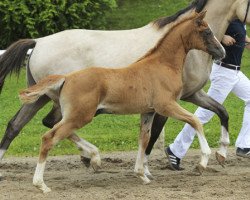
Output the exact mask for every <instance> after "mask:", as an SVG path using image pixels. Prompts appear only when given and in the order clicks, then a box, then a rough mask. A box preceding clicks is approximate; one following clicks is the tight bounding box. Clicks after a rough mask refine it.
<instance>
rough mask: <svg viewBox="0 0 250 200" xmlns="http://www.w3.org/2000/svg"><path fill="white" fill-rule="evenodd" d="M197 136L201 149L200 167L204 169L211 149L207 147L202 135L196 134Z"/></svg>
mask: <svg viewBox="0 0 250 200" xmlns="http://www.w3.org/2000/svg"><path fill="white" fill-rule="evenodd" d="M197 136H198V139H199V143H200V147H201V161H200V165H201V166H203V167H204V168H206V167H207V163H208V159H209V156H210V154H211V149H210V148H209V146H208V143H207V140H206V138H205V137H204V136H203V135H202V134H200V133H197Z"/></svg>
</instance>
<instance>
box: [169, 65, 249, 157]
mask: <svg viewBox="0 0 250 200" xmlns="http://www.w3.org/2000/svg"><path fill="white" fill-rule="evenodd" d="M210 80H211V86H210V88H209V90H208V95H209V96H210V97H212V98H213V99H215V100H216V101H217V102H219V103H221V104H222V103H223V102H224V101H225V99H226V98H227V96H228V94H229V93H230V92H233V93H234V94H235V95H236V96H237V97H239V98H240V99H242V100H243V101H244V102H245V111H244V117H243V123H242V128H241V130H240V133H239V135H238V138H237V140H236V144H235V146H236V147H239V148H250V80H249V79H248V78H247V77H246V76H245V75H244V74H243V73H242V72H241V71H237V70H231V69H227V68H225V67H221V66H219V65H217V64H215V63H214V64H213V66H212V72H211V75H210ZM194 114H195V115H196V116H197V117H198V118H199V119H200V121H201V123H202V124H205V123H207V122H208V121H209V120H210V119H211V118H212V117H213V115H214V112H211V111H209V110H206V109H204V108H201V107H199V108H198V109H197V110H196V112H195V113H194ZM195 134H196V132H195V130H194V129H193V128H192V127H191V126H190V125H189V124H185V126H184V128H183V129H182V131H181V132H180V133H179V134H178V136H177V137H176V139H175V141H174V143H172V144H171V145H170V149H171V151H172V152H173V154H174V155H175V156H177V157H178V158H180V159H182V158H183V157H184V156H185V154H186V153H187V151H188V149H189V147H190V145H191V144H192V142H193V140H194V136H195Z"/></svg>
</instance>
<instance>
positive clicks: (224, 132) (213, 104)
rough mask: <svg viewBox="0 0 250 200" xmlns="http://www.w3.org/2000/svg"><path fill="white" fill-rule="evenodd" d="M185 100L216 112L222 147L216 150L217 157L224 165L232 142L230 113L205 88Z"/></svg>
mask: <svg viewBox="0 0 250 200" xmlns="http://www.w3.org/2000/svg"><path fill="white" fill-rule="evenodd" d="M184 100H185V101H189V102H192V103H194V104H196V105H198V106H200V107H202V108H205V109H208V110H210V111H213V112H214V113H216V114H217V115H218V116H219V118H220V122H221V137H220V149H219V151H217V152H216V159H217V161H218V162H219V164H220V165H222V166H224V164H225V160H226V157H227V148H228V146H229V144H230V140H229V134H228V119H229V117H228V113H227V111H226V109H225V108H224V106H223V105H221V104H220V103H218V102H217V101H215V100H214V99H212V98H211V97H209V96H208V95H207V94H206V93H205V92H204V91H203V90H201V91H199V92H196V93H195V94H193V95H192V96H190V97H188V98H186V99H184Z"/></svg>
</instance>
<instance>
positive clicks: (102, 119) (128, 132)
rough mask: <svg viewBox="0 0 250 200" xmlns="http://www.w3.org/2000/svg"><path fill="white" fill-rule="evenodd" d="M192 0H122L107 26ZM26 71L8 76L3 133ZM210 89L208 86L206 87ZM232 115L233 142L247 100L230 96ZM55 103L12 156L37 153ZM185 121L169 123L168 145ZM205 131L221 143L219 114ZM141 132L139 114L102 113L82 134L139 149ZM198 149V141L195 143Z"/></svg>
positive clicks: (141, 20)
mask: <svg viewBox="0 0 250 200" xmlns="http://www.w3.org/2000/svg"><path fill="white" fill-rule="evenodd" d="M188 2H189V1H187V0H182V1H175V0H158V1H156V0H137V1H134V0H126V1H125V0H120V1H119V2H118V5H119V7H118V8H117V9H116V10H114V11H113V12H112V13H108V16H107V18H108V27H107V29H129V28H136V27H140V26H143V25H145V24H147V23H148V22H150V21H152V20H153V19H156V18H158V17H160V16H165V15H170V14H172V13H174V12H175V11H177V10H179V9H181V8H183V7H184V6H186V5H187V4H188ZM249 58H250V56H249V52H245V54H244V60H243V69H242V70H243V71H244V72H245V73H246V74H247V75H248V77H250V68H249V65H250V63H249ZM25 81H26V80H25V71H24V70H23V71H22V74H21V76H20V77H19V80H18V81H17V79H16V77H15V76H13V77H12V78H8V79H7V82H6V84H5V87H4V89H3V92H2V94H1V95H0V102H1V104H0V136H1V137H2V135H3V134H4V132H5V129H6V125H7V123H8V121H9V120H10V119H11V117H13V116H14V115H15V113H16V112H17V111H18V109H19V108H20V106H21V104H20V102H19V100H18V95H17V94H18V91H19V90H20V89H22V88H25ZM206 88H208V85H207V86H206ZM181 104H182V105H183V106H184V107H185V108H187V109H188V110H190V111H192V112H193V111H195V109H196V106H194V105H191V104H189V103H182V102H181ZM225 106H226V108H227V110H228V112H229V115H230V124H229V126H230V127H229V128H230V135H231V145H233V144H234V142H235V139H236V137H237V135H238V132H239V130H240V127H241V122H242V115H243V109H244V103H243V102H242V101H241V100H239V99H237V98H236V97H235V96H234V95H230V96H229V98H228V99H227V100H226V102H225ZM50 108H51V104H48V105H47V106H46V107H45V108H43V109H42V110H41V111H39V113H38V114H37V115H36V116H35V117H34V118H33V119H32V121H31V122H30V123H29V124H28V125H27V126H26V127H25V128H24V129H23V130H22V132H21V134H20V135H19V136H18V137H17V138H16V139H15V141H14V142H13V143H12V145H11V147H10V149H9V151H8V155H18V156H24V155H25V156H30V155H31V156H37V155H38V151H39V145H40V138H41V135H42V134H43V133H44V132H45V131H47V130H48V129H47V128H45V127H43V125H42V123H41V120H42V118H43V117H44V116H45V115H46V114H47V113H48V111H49V110H50ZM182 127H183V123H182V122H179V121H175V120H172V119H170V120H169V121H168V123H167V126H166V145H167V144H169V143H171V142H172V141H173V140H174V138H175V137H176V135H177V134H178V133H179V131H180V130H181V129H182ZM204 128H205V133H206V136H207V139H208V141H209V144H210V146H211V147H216V146H218V140H219V136H220V123H219V120H218V117H217V116H215V117H214V118H213V119H212V120H211V122H210V123H208V124H207V125H205V127H204ZM138 131H139V116H138V115H133V116H111V115H102V116H98V117H96V118H95V119H94V121H93V122H92V123H91V124H89V125H87V126H86V127H84V128H82V129H81V130H80V131H79V135H80V136H81V137H83V138H85V139H86V140H88V141H90V142H91V143H93V144H95V145H96V146H98V147H99V148H100V150H101V151H116V150H121V151H122V150H135V149H137V139H138ZM192 147H194V148H198V147H199V145H198V142H197V140H195V142H194V143H193V146H192ZM77 152H78V150H77V149H76V148H75V147H74V145H72V144H71V143H70V142H68V141H64V142H61V143H59V144H58V145H57V147H56V148H54V150H53V151H52V153H51V154H52V155H57V154H75V153H77Z"/></svg>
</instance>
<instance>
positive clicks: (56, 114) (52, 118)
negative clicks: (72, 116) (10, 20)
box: [43, 103, 62, 128]
mask: <svg viewBox="0 0 250 200" xmlns="http://www.w3.org/2000/svg"><path fill="white" fill-rule="evenodd" d="M61 119H62V113H61V108H60V105H58V104H56V103H54V104H53V107H52V109H51V111H50V112H49V113H48V114H47V115H46V117H44V118H43V125H44V126H46V127H48V128H53V126H54V125H55V124H57V123H58V122H59V121H61Z"/></svg>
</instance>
